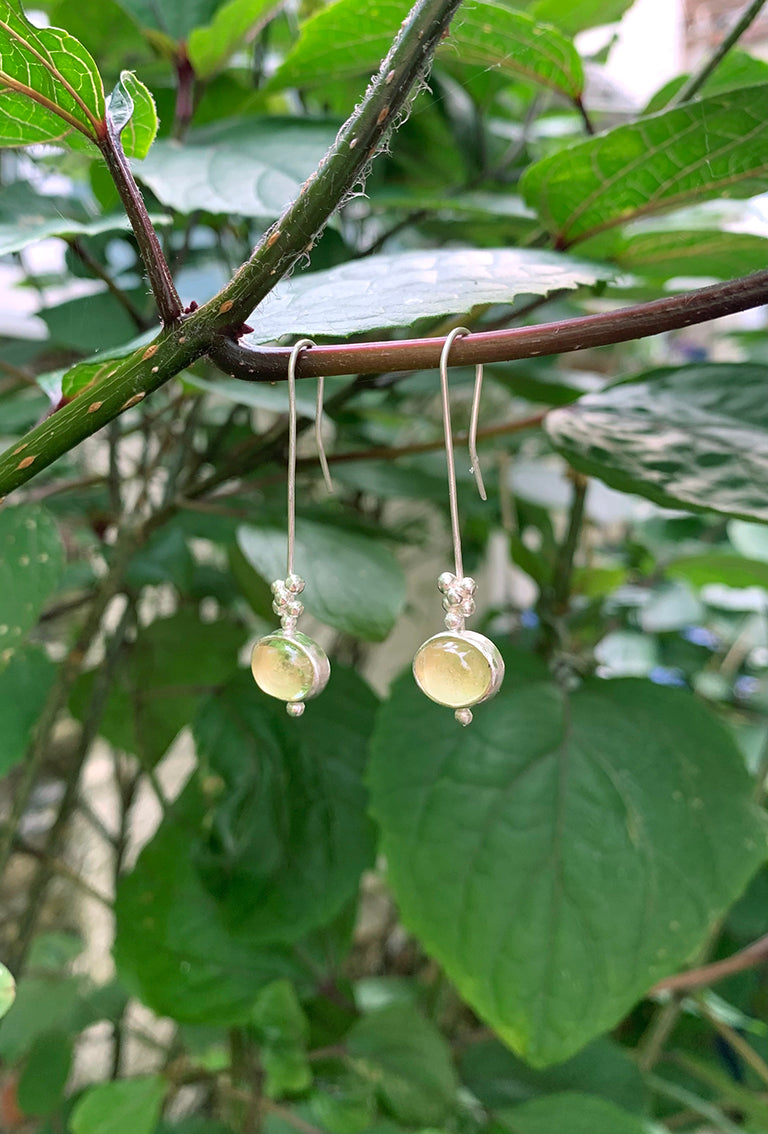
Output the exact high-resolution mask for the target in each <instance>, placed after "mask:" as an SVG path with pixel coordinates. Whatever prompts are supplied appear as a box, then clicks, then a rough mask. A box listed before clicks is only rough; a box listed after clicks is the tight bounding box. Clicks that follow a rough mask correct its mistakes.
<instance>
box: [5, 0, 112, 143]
mask: <svg viewBox="0 0 768 1134" xmlns="http://www.w3.org/2000/svg"><path fill="white" fill-rule="evenodd" d="M103 128H104V88H103V87H102V83H101V76H100V75H99V72H98V69H97V67H96V64H95V63H94V61H93V59H92V58H91V56H90V55H89V54H88V52H87V51H86V50H85V48H84V47H83V45H82V44H81V43H78V41H77V40H76V39H75V38H74V36H71V35H69V33H68V32H65V31H61V30H60V29H59V28H35V27H33V26H32V24H30V23H29V21H28V20H27V19H26V18H25V16H24V13H23V11H22V8H21V5H20V3H19V2H18V0H0V145H1V146H28V145H31V144H32V143H34V142H55V141H65V140H66V141H68V142H70V143H73V142H75V140H76V137H77V135H78V134H79V135H81V136H82V137H85V138H87V139H88V140H89V141H90V142H94V143H95V142H96V141H97V139H98V138H99V137H100V136H101V135H102V134H103ZM73 131H74V132H75V135H74V137H73V133H72V132H73Z"/></svg>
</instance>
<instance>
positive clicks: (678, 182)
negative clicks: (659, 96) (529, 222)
mask: <svg viewBox="0 0 768 1134" xmlns="http://www.w3.org/2000/svg"><path fill="white" fill-rule="evenodd" d="M766 98H768V85H765V84H760V85H758V86H754V87H743V88H741V89H740V90H736V91H730V92H727V93H724V94H719V95H714V96H712V97H711V98H706V99H702V100H701V101H700V102H695V103H688V104H686V105H685V106H681V107H677V108H675V109H674V110H667V111H663V112H662V113H660V114H655V115H652V116H651V117H649V118H643V119H640V120H639V121H637V122H633V123H630V124H628V125H625V126H618V127H616V128H615V129H613V130H608V131H607V132H606V133H604V134H599V135H598V136H597V137H595V138H590V139H588V140H587V141H585V142H578V143H576V144H575V145H572V146H567V147H566V148H565V149H562V150H558V151H557V152H556V153H554V154H551V155H550V156H549V157H545V158H543V159H542V160H541V161H538V162H536V163H535V164H534V165H532V166H529V168H528V169H527V170H526V172H525V174H524V175H523V178H522V181H521V189H522V192H523V196H524V197H525V200H526V201H527V202H528V204H530V205H532V206H533V207H534V208H536V209H537V210H538V212H539V215H540V217H541V219H542V222H543V224H544V225H546V227H547V229H548V230H549V232H551V233H552V234H553V236H554V237H555V240H556V242H557V245H558V246H559V247H567V246H568V245H571V244H574V243H575V242H576V241H577V240H583V239H584V238H585V237H587V236H592V235H594V234H595V233H599V232H604V231H605V230H606V229H610V228H613V227H615V226H616V225H618V224H624V223H625V222H626V221H629V220H633V219H635V218H637V217H641V216H648V215H649V214H653V213H658V212H663V211H664V210H668V209H672V208H679V207H680V206H682V205H687V204H690V203H692V202H694V201H704V200H712V199H713V198H716V197H753V196H754V195H755V194H757V193H762V192H764V191H765V189H766V188H767V187H768V149H767V148H766V147H765V145H764V139H763V116H762V114H761V112H760V107H761V106H762V105H764V103H765V100H766Z"/></svg>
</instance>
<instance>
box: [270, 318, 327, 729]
mask: <svg viewBox="0 0 768 1134" xmlns="http://www.w3.org/2000/svg"><path fill="white" fill-rule="evenodd" d="M314 345H315V344H314V343H313V342H312V340H311V339H300V340H299V341H298V342H297V343H296V344H295V346H294V347H293V350H292V351H291V357H290V359H289V362H288V556H287V566H286V575H285V578H284V579H276V580H275V581H274V583H273V584H272V594H273V595H274V600H273V602H272V609H273V610H274V612H275V614H277V615H278V616H279V618H280V629H279V630H276V631H275V632H274V633H273V634H267V635H266V637H264V638H259V640H258V642H257V643H256V645H255V646H254V647H253V652H252V653H251V672H252V673H253V678H254V681H255V682H256V684H257V685H258V687H259V689H261V691H262V692H263V693H266V694H267V695H268V696H269V697H276V698H277V699H278V700H279V701H285V702H286V705H285V708H286V712H287V713H288V715H289V716H291V717H300V716H301V714H302V713H303V712H304V703H305V701H309V700H310V699H311V698H312V697H317V695H318V693H322V691H323V689H325V686H326V685H327V683H328V678H329V676H330V672H331V664H330V662H329V661H328V657H327V655H326V653H325V650H324V649H323V648H322V646H319V645H318V643H317V642H315V641H314V640H313V639H312V638H310V637H309V636H308V635H307V634H302V632H301V631H300V630H297V629H296V624H297V622H298V620H299V618H300V617H301V615H302V614H303V612H304V605H303V603H302V602H301V599H300V597H299V596H300V595H301V593H302V591H303V590H304V585H305V584H304V580H303V579H302V578H301V576H300V575H297V574H295V572H294V569H293V559H294V547H295V543H296V362H297V359H298V357H299V354H300V353H301V351H302V350H304V349H305V348H306V347H313V346H314ZM322 411H323V379H322V378H319V379H318V386H317V412H316V415H315V437H316V439H317V446H318V453H319V455H320V464H321V467H322V470H323V475H324V477H325V482H326V485H327V486H328V489H329V491H331V492H332V491H333V485H332V483H331V479H330V474H329V472H328V463H327V461H326V458H325V450H324V449H323V443H322V435H321V427H322Z"/></svg>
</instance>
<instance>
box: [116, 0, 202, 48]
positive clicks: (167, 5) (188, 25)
mask: <svg viewBox="0 0 768 1134" xmlns="http://www.w3.org/2000/svg"><path fill="white" fill-rule="evenodd" d="M117 3H118V4H119V5H120V7H121V8H122V9H123V11H124V12H125V14H126V15H127V16H130V18H131V19H132V20H133V21H134V23H136V24H137V25H138V26H139V27H140V28H142V29H145V30H150V31H157V32H161V33H162V34H163V35H164V36H165V37H167V38H168V39H169V40H172V41H176V42H179V41H180V40H184V39H186V38H187V36H188V35H189V34H190V32H191V31H192V30H193V29H194V28H196V27H199V26H200V25H201V24H203V25H204V24H208V23H210V21H211V19H212V18H213V15H214V13H215V11H216V9H217V8H218V7H219V4H220V3H221V0H162V3H157V2H156V0H117Z"/></svg>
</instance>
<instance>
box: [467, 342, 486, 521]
mask: <svg viewBox="0 0 768 1134" xmlns="http://www.w3.org/2000/svg"><path fill="white" fill-rule="evenodd" d="M482 392H483V364H482V362H478V364H477V366H476V367H475V392H474V394H473V395H472V413H471V414H470V418H469V442H468V445H469V461H470V472H471V473H472V475H473V476H474V478H475V484H476V485H477V491H478V492H479V493H480V499H481V500H487V499H488V494H487V492H486V491H485V485H484V484H483V474H482V472H481V470H480V458H479V457H478V455H477V423H478V420H479V418H480V395H481V394H482Z"/></svg>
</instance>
